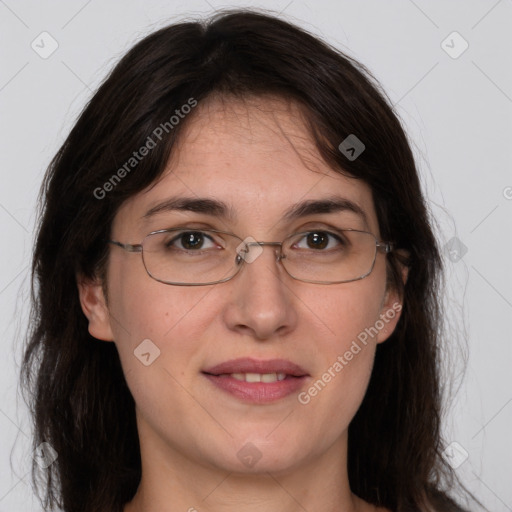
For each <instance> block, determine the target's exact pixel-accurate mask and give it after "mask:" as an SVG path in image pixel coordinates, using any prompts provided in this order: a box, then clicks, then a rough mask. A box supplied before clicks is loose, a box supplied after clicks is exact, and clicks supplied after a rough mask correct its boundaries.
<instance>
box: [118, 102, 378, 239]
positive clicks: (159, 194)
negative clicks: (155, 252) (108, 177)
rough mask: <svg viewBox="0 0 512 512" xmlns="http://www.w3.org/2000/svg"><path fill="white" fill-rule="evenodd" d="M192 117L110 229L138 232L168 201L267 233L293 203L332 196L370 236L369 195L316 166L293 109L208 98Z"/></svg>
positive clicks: (298, 112) (317, 157)
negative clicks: (199, 204)
mask: <svg viewBox="0 0 512 512" xmlns="http://www.w3.org/2000/svg"><path fill="white" fill-rule="evenodd" d="M193 115H194V117H193V118H192V119H190V120H188V122H187V124H186V126H184V130H183V131H182V132H181V134H180V137H179V140H178V141H177V143H176V145H175V146H174V148H173V150H172V155H171V158H170V159H169V162H168V164H167V167H166V170H165V172H164V173H163V175H162V177H161V178H159V179H158V180H157V181H156V182H155V183H154V184H152V186H151V187H149V188H148V189H147V190H145V191H143V192H141V193H139V194H137V195H136V196H134V197H132V198H130V199H129V200H127V201H126V202H125V203H124V204H123V206H122V207H121V208H120V210H119V212H118V214H117V215H116V219H115V221H114V229H116V225H118V226H119V225H121V229H123V231H125V229H124V227H125V226H126V225H130V226H132V230H131V233H134V231H133V229H139V228H140V230H144V227H145V225H146V224H147V218H145V214H146V213H147V212H148V211H149V210H151V209H152V208H154V207H155V206H157V205H158V204H159V203H161V202H163V201H165V200H166V199H168V198H169V197H173V198H176V197H179V196H184V197H187V198H193V197H196V198H210V199H215V200H218V201H221V202H222V203H224V204H226V205H227V206H228V208H229V211H230V213H232V214H233V219H234V220H237V219H246V220H247V219H252V220H253V221H255V222H259V223H260V224H261V227H263V226H265V225H266V226H267V228H268V227H271V226H274V225H276V223H277V222H278V221H279V218H280V217H282V216H283V215H284V212H286V211H289V210H290V207H292V206H293V205H294V204H297V203H299V202H304V201H308V200H318V199H328V198H330V197H333V196H337V197H343V198H346V199H347V200H349V201H351V202H353V203H355V204H356V205H358V206H360V207H361V209H362V210H364V212H365V214H366V217H367V225H366V227H367V228H369V229H371V230H372V231H373V232H375V233H376V232H377V229H378V223H377V220H376V217H375V211H374V206H373V199H372V193H371V190H370V188H369V187H368V185H367V184H366V183H364V182H363V181H361V180H356V179H354V178H351V177H348V176H345V175H342V174H340V173H339V172H336V171H335V170H333V169H332V168H330V167H329V165H328V164H326V162H324V161H323V160H322V158H321V156H320V155H319V153H318V150H317V148H316V146H315V143H314V141H313V139H312V137H311V135H310V133H309V132H308V130H307V128H306V126H305V123H304V119H303V115H302V113H301V110H300V109H299V107H298V106H297V105H296V104H294V103H293V102H289V101H286V100H283V99H280V98H273V97H254V98H245V99H233V98H231V99H229V98H227V97H224V98H216V99H208V100H205V101H204V102H203V103H200V104H199V105H198V107H197V108H196V110H195V112H194V114H193ZM153 227H154V226H153ZM127 233H128V232H127Z"/></svg>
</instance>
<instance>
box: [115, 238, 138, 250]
mask: <svg viewBox="0 0 512 512" xmlns="http://www.w3.org/2000/svg"><path fill="white" fill-rule="evenodd" d="M108 243H109V244H113V245H117V246H118V247H121V249H124V250H125V251H128V252H141V251H142V245H141V244H122V243H121V242H118V241H117V240H108Z"/></svg>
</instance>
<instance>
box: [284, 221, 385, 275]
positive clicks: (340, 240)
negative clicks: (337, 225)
mask: <svg viewBox="0 0 512 512" xmlns="http://www.w3.org/2000/svg"><path fill="white" fill-rule="evenodd" d="M376 243H377V240H376V238H375V236H374V235H373V234H371V233H366V232H364V231H352V230H339V231H337V230H332V231H330V230H314V231H308V232H303V233H296V234H294V235H291V236H290V237H288V238H287V239H286V240H285V242H284V243H283V255H284V258H283V260H282V263H283V265H284V266H285V268H286V270H287V272H288V273H289V274H290V275H291V276H292V277H294V278H296V279H300V280H304V281H312V282H325V283H340V282H345V281H354V280H356V279H360V278H362V277H364V276H366V275H368V274H369V273H370V272H371V270H372V268H373V265H374V263H375V255H376V250H377V245H376Z"/></svg>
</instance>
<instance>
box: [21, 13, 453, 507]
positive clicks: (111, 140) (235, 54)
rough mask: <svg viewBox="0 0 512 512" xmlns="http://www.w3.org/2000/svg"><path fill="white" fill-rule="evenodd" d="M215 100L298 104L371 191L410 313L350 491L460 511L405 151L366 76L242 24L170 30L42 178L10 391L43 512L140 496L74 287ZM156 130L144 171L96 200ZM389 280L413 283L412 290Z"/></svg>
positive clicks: (369, 401) (120, 75)
mask: <svg viewBox="0 0 512 512" xmlns="http://www.w3.org/2000/svg"><path fill="white" fill-rule="evenodd" d="M212 94H218V95H220V96H230V95H235V96H237V97H246V96H248V95H259V96H262V95H269V94H271V95H273V96H275V95H277V96H280V97H285V98H287V99H291V100H292V101H295V102H296V103H297V104H299V105H300V106H301V108H302V109H303V111H304V112H305V116H306V120H307V123H308V127H309V129H310V131H311V135H312V137H313V138H314V140H315V142H316V145H317V147H318V150H319V152H320V154H321V155H322V156H323V158H324V159H325V160H326V161H327V162H328V163H329V164H330V165H331V167H332V168H333V169H335V170H337V171H339V172H347V173H349V174H350V175H351V176H355V177H357V178H359V179H361V180H363V181H364V182H366V183H367V184H368V185H369V186H370V187H371V190H372V192H373V197H374V202H375V208H376V213H377V218H378V221H379V228H380V233H381V235H382V238H383V239H385V240H393V241H394V242H395V243H396V245H397V247H398V248H400V249H403V250H404V252H407V253H408V254H409V257H408V259H407V260H402V261H401V262H400V261H398V258H399V257H400V256H399V253H397V254H398V255H395V253H391V254H390V255H389V279H390V282H391V283H392V284H393V285H394V286H396V287H398V289H399V290H400V291H401V293H402V294H403V300H404V307H403V311H402V316H401V318H400V321H399V323H398V325H397V327H396V330H395V332H394V333H393V334H392V336H391V337H390V338H389V339H388V340H387V341H386V342H385V343H382V344H380V345H379V346H378V348H377V353H376V358H375V364H374V369H373V374H372V376H371V381H370V384H369V387H368V390H367V393H366V396H365V398H364V400H363V402H362V404H361V407H360V409H359V410H358V412H357V414H356V416H355V417H354V419H353V421H352V422H351V425H350V427H349V452H348V473H349V481H350V487H351V489H352V491H353V492H354V493H356V494H357V495H358V496H360V497H361V498H363V499H364V500H366V501H368V502H371V503H374V504H377V505H380V506H384V507H388V508H389V509H391V510H393V511H396V512H411V511H425V510H431V508H430V507H434V508H436V509H442V510H443V511H448V510H453V511H462V510H463V509H462V508H460V507H459V506H458V505H456V504H455V502H454V501H453V500H452V499H451V498H450V497H449V492H451V491H452V490H454V489H455V484H457V485H459V484H458V482H457V479H456V477H455V475H454V473H453V470H452V469H451V468H450V466H449V465H448V464H447V463H446V462H445V461H444V459H443V457H442V451H443V445H442V440H441V436H440V419H441V412H440V411H441V403H442V396H441V392H440V382H439V341H440V335H441V333H440V327H439V326H440V325H441V311H440V294H441V289H440V283H441V276H442V274H441V271H442V261H441V258H440V254H439V250H438V245H437V242H436V239H435V237H434V235H433V232H432V228H431V220H430V218H429V213H428V210H427V208H426V204H425V199H424V196H423V194H422V191H421V187H420V182H419V179H418V173H417V169H416V165H415V162H414V158H413V155H412V152H411V149H410V146H409V144H408V141H407V137H406V135H405V133H404V130H403V128H402V126H401V124H400V122H399V120H398V118H397V115H396V114H395V113H394V112H393V108H392V107H391V106H390V102H389V100H387V98H386V96H385V94H384V93H383V92H382V91H381V88H380V86H379V84H378V83H377V82H376V80H375V79H374V78H373V77H372V76H371V74H370V73H369V72H368V71H367V70H366V69H365V68H364V67H363V66H362V65H361V64H359V63H358V62H355V61H354V60H352V59H351V58H349V57H348V56H346V55H344V54H342V53H341V52H339V51H337V50H335V49H333V48H332V47H330V46H329V45H327V44H326V43H324V42H322V41H320V40H319V39H317V38H316V37H313V36H312V35H310V34H308V33H307V32H305V31H304V30H302V29H300V28H297V27H296V26H294V25H292V24H290V23H287V22H285V21H282V20H280V19H277V18H276V17H274V16H270V15H266V14H261V13H256V12H249V11H235V12H233V11H231V12H227V13H221V14H217V15H215V16H213V17H212V18H211V19H208V20H207V21H205V22H186V23H178V24H174V25H170V26H167V27H165V28H163V29H161V30H159V31H157V32H155V33H153V34H151V35H149V36H148V37H146V38H144V39H143V40H142V41H140V42H139V43H138V44H136V46H134V47H133V49H131V50H130V51H129V52H128V53H127V54H126V55H125V56H124V57H123V58H122V60H121V61H120V62H119V63H118V64H117V66H116V67H115V68H114V69H113V71H112V72H111V74H110V75H109V76H108V78H107V79H106V80H105V81H104V83H103V84H102V85H101V86H100V88H99V89H98V91H97V92H96V94H94V96H93V98H92V99H91V100H90V102H89V103H88V105H87V106H86V107H85V109H84V110H83V112H82V113H81V115H80V116H79V119H78V121H77V122H76V124H75V126H74V127H73V129H72V130H71V133H70V134H69V136H68V138H67V139H66V141H65V142H64V144H63V146H62V147H61V148H60V150H59V151H58V153H57V155H56V156H55V157H54V159H53V160H52V162H51V164H50V165H49V168H48V171H47V174H46V176H45V179H44V183H43V186H42V189H41V195H40V211H39V215H40V222H39V226H38V235H37V242H36V246H35V250H34V255H33V266H32V313H31V321H30V328H29V333H28V335H27V338H28V339H27V347H26V352H25V356H24V361H23V368H22V375H21V377H22V384H23V387H24V390H25V392H26V394H27V400H28V401H29V404H30V406H31V410H32V412H33V418H34V424H35V439H34V446H38V445H39V444H40V443H42V442H48V443H49V444H50V445H51V446H52V447H53V449H54V450H55V451H56V452H57V454H58V458H57V459H56V460H55V462H54V463H53V464H51V465H50V466H49V467H48V468H47V469H44V470H42V469H40V468H39V466H38V465H37V464H35V463H34V468H33V478H34V479H35V480H36V481H39V482H40V483H41V487H42V489H43V491H44V492H43V497H42V501H43V503H44V506H45V509H47V510H48V509H51V508H53V507H55V506H56V505H57V506H59V507H61V508H62V509H63V510H64V511H66V512H86V511H88V512H89V511H93V510H94V511H96V510H98V511H121V510H122V507H123V504H125V503H126V502H128V501H130V500H131V498H132V497H133V496H134V494H135V492H136V489H137V486H138V483H139V480H140V477H141V460H140V449H139V441H138V435H137V428H136V422H135V409H134V401H133V398H132V396H131V394H130V392H129V390H128V387H127V385H126V382H125V379H124V375H123V372H122V369H121V365H120V361H119V356H118V354H117V351H116V348H115V344H113V343H104V342H100V341H98V340H95V339H94V338H93V337H91V336H90V334H89V333H88V329H87V319H86V318H85V316H84V314H83V313H82V310H81V307H80V303H79V299H78V290H77V284H76V276H77V274H79V273H80V274H83V275H84V276H87V277H93V276H95V275H99V276H104V271H105V262H106V260H107V258H108V250H109V248H108V244H107V243H106V241H107V240H108V239H109V235H110V227H111V222H112V219H113V218H114V215H115V214H116V212H117V210H118V209H119V207H120V205H121V204H122V203H123V202H124V201H125V200H126V199H127V198H130V197H132V196H133V195H135V194H137V193H138V192H140V191H141V190H143V189H145V188H146V187H147V186H149V185H150V184H151V183H153V182H154V181H155V180H156V179H157V178H158V177H159V176H160V175H161V173H162V172H163V170H164V168H165V165H166V163H167V161H168V159H169V156H170V154H171V151H172V149H173V144H174V142H175V140H176V137H177V136H178V134H179V133H180V132H181V131H182V128H183V126H185V125H186V123H187V122H189V119H192V118H193V115H191V116H189V117H187V118H185V119H183V120H181V121H180V123H178V124H176V126H172V127H171V126H170V125H169V119H170V116H171V115H173V113H174V112H175V110H176V109H180V107H181V106H182V105H184V104H186V103H187V102H189V100H190V98H193V99H194V100H195V101H197V102H201V100H203V99H205V98H207V97H208V96H210V95H212ZM165 123H168V124H167V125H166V126H167V128H168V129H167V130H165V132H163V133H162V138H161V141H160V140H159V141H158V144H156V145H155V147H154V148H152V149H151V151H150V152H149V154H147V156H145V158H143V159H141V160H140V161H137V164H136V166H134V168H133V169H130V172H129V175H126V176H125V175H124V174H123V173H121V174H123V177H122V179H120V180H116V181H115V184H114V185H115V186H114V185H113V186H111V187H105V183H107V182H109V180H112V176H113V175H114V174H116V172H117V171H118V169H119V168H121V166H122V165H123V164H124V163H125V162H128V161H129V159H130V158H131V157H132V156H133V152H134V151H135V150H136V149H138V148H140V147H142V146H143V145H144V144H146V141H147V140H148V136H150V135H151V134H152V133H154V130H155V128H156V127H158V126H161V125H163V124H165ZM350 134H356V135H357V137H358V138H359V139H360V140H362V141H363V143H364V144H365V150H364V152H363V153H362V154H361V155H360V156H359V157H358V158H357V159H349V158H347V156H346V155H345V154H343V153H342V152H341V151H340V150H339V149H338V146H339V144H340V143H341V142H342V141H343V140H344V139H345V138H346V137H347V136H349V135H350ZM125 170H126V169H125ZM117 174H118V176H119V173H117ZM125 174H127V173H125ZM111 184H112V182H111ZM98 190H103V192H98ZM99 196H101V197H99ZM399 263H402V264H406V265H408V266H409V276H408V280H407V283H406V284H405V286H404V285H403V283H402V280H401V278H400V268H399Z"/></svg>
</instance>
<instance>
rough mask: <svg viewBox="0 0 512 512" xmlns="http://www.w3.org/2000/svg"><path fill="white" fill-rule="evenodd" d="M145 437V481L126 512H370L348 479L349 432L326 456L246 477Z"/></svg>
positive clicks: (141, 428)
mask: <svg viewBox="0 0 512 512" xmlns="http://www.w3.org/2000/svg"><path fill="white" fill-rule="evenodd" d="M148 433H149V432H145V428H144V423H143V422H140V424H139V435H140V436H141V457H142V478H141V482H140V485H139V487H138V489H137V493H136V495H135V497H134V498H133V500H132V501H131V502H130V503H129V504H127V505H126V507H125V509H124V512H157V511H162V510H165V511H166V512H184V511H188V512H196V511H197V512H214V511H219V510H222V511H223V512H235V511H236V512H239V511H240V510H241V509H243V510H244V512H275V510H280V511H282V512H297V511H304V510H323V511H326V512H327V511H329V512H331V511H332V512H339V511H343V512H366V511H369V510H374V508H373V507H369V506H368V504H367V503H366V502H364V501H363V500H361V499H360V498H358V497H357V496H355V495H354V494H352V492H351V491H350V487H349V483H348V474H347V469H346V468H347V464H346V461H347V435H346V433H345V434H344V435H343V436H342V437H341V438H340V439H338V440H337V441H336V443H335V444H334V445H333V446H331V447H329V449H328V450H326V451H325V452H323V453H319V454H317V455H316V456H314V457H311V458H310V459H308V460H304V461H301V463H300V464H297V465H296V466H295V467H290V468H287V469H286V470H282V469H281V470H279V471H272V470H260V471H256V467H257V466H255V467H254V468H252V469H250V470H249V469H248V470H247V471H246V472H235V471H230V470H229V468H219V467H216V466H214V465H213V464H210V463H207V462H205V461H204V460H193V458H192V457H190V456H189V455H188V454H185V453H183V452H182V451H180V449H179V447H176V446H169V444H167V443H164V441H163V440H162V439H161V438H158V437H156V436H154V435H153V436H151V435H149V436H146V435H145V434H148Z"/></svg>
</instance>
